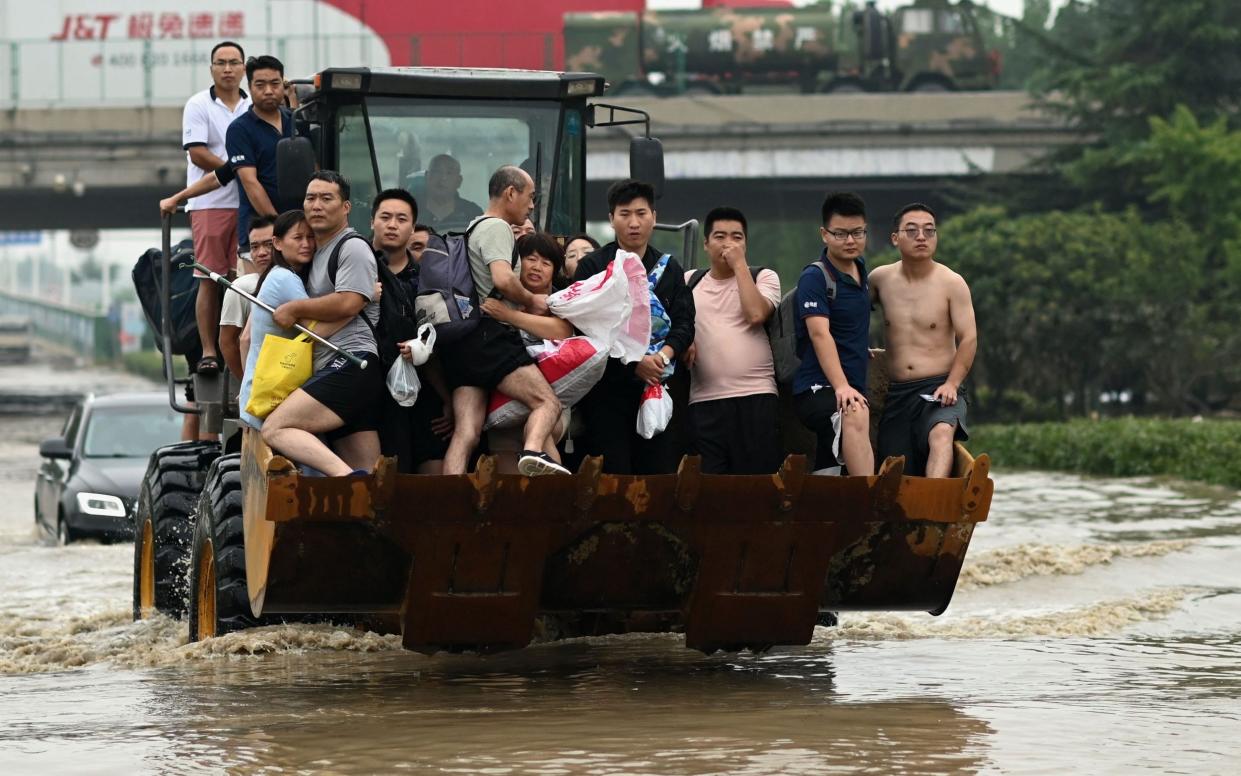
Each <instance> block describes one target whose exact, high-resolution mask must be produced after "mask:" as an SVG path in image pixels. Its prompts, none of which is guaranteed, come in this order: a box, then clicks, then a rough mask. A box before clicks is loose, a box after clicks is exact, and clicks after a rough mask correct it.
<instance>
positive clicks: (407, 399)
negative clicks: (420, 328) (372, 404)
mask: <svg viewBox="0 0 1241 776" xmlns="http://www.w3.org/2000/svg"><path fill="white" fill-rule="evenodd" d="M410 342H413V340H410ZM421 390H422V381H421V380H419V379H418V369H417V368H416V367H415V366H414V362H412V361H410V360H408V359H406V358H404V357H401V356H397V359H396V361H393V362H392V368H391V369H389V370H388V393H390V394H392V398H393V399H396V403H397V404H399V405H401V406H402V407H412V406H414V402H416V401H418V392H419V391H421Z"/></svg>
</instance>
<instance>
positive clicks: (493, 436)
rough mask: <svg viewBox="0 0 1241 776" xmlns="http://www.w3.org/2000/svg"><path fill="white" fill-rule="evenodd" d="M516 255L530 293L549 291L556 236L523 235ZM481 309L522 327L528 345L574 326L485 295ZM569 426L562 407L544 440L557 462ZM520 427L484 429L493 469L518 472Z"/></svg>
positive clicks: (557, 268) (555, 271) (556, 270)
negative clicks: (562, 438)
mask: <svg viewBox="0 0 1241 776" xmlns="http://www.w3.org/2000/svg"><path fill="white" fill-rule="evenodd" d="M517 256H518V258H519V259H520V261H521V267H520V275H519V278H520V280H521V284H522V285H523V286H525V288H526V290H527V291H529V292H530V293H532V294H550V293H551V292H552V291H553V288H552V285H553V282H554V281H555V279H556V278H557V277H558V276H559V275H560V274H561V272H562V271H563V270H564V252H563V251H561V250H560V246H559V245H557V244H556V240H555V239H554V238H552V237H551V236H550V235H548V234H544V233H542V232H536V233H534V234H527V235H523V236H522V237H520V238H518V240H517ZM482 309H483V312H485V313H486V314H487V315H489V316H491V317H492V318H495V319H496V320H497V321H501V322H503V323H507V324H509V325H510V326H513V327H515V328H517V329H518V330H520V331H521V338H522V340H523V341H525V343H526V345H527V346H530V345H539V344H542V342H543V340H562V339H565V338H566V337H572V336H573V326H572V325H570V323H569V322H568V321H566V320H564V319H562V318H557V317H555V316H554V315H552V314H551V313H547V314H545V315H534V314H533V313H528V312H526V311H525V310H521V309H517V308H514V307H512V306H511V305H510V304H509V303H508V302H505V301H503V300H500V299H485V300H483V302H482ZM568 428H569V408H568V407H565V408H564V410H563V411H562V412H561V414H560V420H559V422H557V423H556V427H555V428H553V429H552V433H551V434H550V435H549V436H548V437H547V440H546V442H545V443H544V444H543V452H545V453H547V454H548V455H549V456H551V457H552V459H553V460H555V461H556V462H557V463H559V462H560V451H559V450H557V449H556V442H557V441H559V440H560V438H561V437H563V436H564V434H565V431H566V430H568ZM521 436H522V427H521V426H520V425H518V426H515V427H513V428H496V429H492V430H491V431H488V432H487V444H488V446H489V447H490V448H491V453H492V455H494V456H495V459H496V471H498V472H499V473H501V474H516V473H517V458H518V455H519V454H520V453H521V446H522V442H523V440H522V438H521Z"/></svg>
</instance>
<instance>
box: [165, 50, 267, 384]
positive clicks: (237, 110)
mask: <svg viewBox="0 0 1241 776" xmlns="http://www.w3.org/2000/svg"><path fill="white" fill-rule="evenodd" d="M244 58H245V54H244V53H243V52H242V49H241V46H240V45H239V44H237V43H234V42H233V41H231V40H226V41H222V42H220V43H217V44H216V45H215V46H214V47H213V48H212V49H211V81H212V85H211V87H210V88H208V89H206V90H204V91H201V92H199V93H198V94H195V95H194V96H193V97H191V98H190V99H189V100H188V101H187V102H186V103H185V110H184V112H183V113H182V116H181V143H182V147H183V148H185V152H186V159H187V162H188V163H187V164H186V172H185V183H186V186H187V187H189V186H193V185H194V184H195V183H198V181H199V180H201V179H202V178H204V177H206V176H209V175H211V174H212V173H213V172H214V171H215V170H216V169H218V168H221V167H224V166H225V164H226V163H227V162H226V160H227V158H228V153H227V151H226V148H225V139H226V136H227V133H228V127H229V125H230V124H232V123H233V119H235V118H237V117H238V116H240V115H242V114H244V113H245V112H246V111H247V110H248V109H249V108H250V97H249V95H247V94H246V93H245V91H244V90H243V89H242V88H241V76H242V73H243V72H244V71H243V65H244V62H243V60H244ZM237 204H238V200H237V186H236V185H235V184H233V183H229V184H228V185H225V186H221V187H219V188H217V189H216V190H214V191H211V192H209V193H205V194H202V195H200V196H197V197H194V198H193V199H191V200H190V201H189V203H188V204H187V205H186V206H185V209H186V210H187V211H189V213H190V228H191V230H192V232H193V235H194V256H195V258H196V259H197V260H198V262H199V263H200V264H203V265H204V266H207V267H210V268H211V269H212V270H214V271H216V272H218V273H220V274H221V275H227V274H229V272H231V271H232V269H233V265H234V264H236V263H237V236H236V235H237ZM194 274H195V275H196V276H197V277H198V278H200V282H199V284H198V294H197V297H196V299H195V303H194V313H195V317H196V319H197V321H198V338H199V340H200V341H201V343H202V357H201V358H200V359H199V360H198V363H197V364H196V365H195V369H194V371H196V372H201V373H204V374H215V373H216V372H218V371H219V369H220V359H219V356H218V354H217V352H216V335H217V334H218V328H219V320H220V291H219V287H218V286H216V284H215V283H214V282H213V281H211V280H210V279H208V278H207V277H206V276H205V275H203V274H202V273H200V272H198V271H197V270H195V272H194Z"/></svg>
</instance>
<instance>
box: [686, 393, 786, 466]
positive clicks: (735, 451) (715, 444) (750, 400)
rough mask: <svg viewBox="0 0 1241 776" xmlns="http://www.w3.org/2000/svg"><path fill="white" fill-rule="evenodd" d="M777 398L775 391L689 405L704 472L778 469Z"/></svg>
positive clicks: (778, 421) (696, 444)
mask: <svg viewBox="0 0 1241 776" xmlns="http://www.w3.org/2000/svg"><path fill="white" fill-rule="evenodd" d="M779 415H780V399H779V397H778V396H776V395H775V394H774V393H769V394H759V395H757V396H739V397H736V398H731V399H716V400H714V401H700V402H697V403H695V404H691V405H689V416H690V424H691V426H692V427H693V431H694V445H695V447H696V448H697V451H698V454H699V455H700V456H702V471H703V473H704V474H771V473H773V472H775V471H776V470H777V469H779V468H780V461H781V460H782V459H783V452H784V451H783V450H782V448H781V444H780V418H779Z"/></svg>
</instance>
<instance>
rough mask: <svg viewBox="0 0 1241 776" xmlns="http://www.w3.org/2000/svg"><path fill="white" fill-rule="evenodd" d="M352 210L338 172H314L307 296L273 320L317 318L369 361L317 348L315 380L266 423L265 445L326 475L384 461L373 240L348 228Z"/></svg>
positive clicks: (336, 340) (343, 345) (288, 322)
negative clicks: (312, 251) (364, 365)
mask: <svg viewBox="0 0 1241 776" xmlns="http://www.w3.org/2000/svg"><path fill="white" fill-rule="evenodd" d="M350 207H351V206H350V203H349V181H347V180H345V178H344V177H343V176H342V175H341V174H340V173H338V172H335V171H333V170H320V171H318V172H316V173H315V174H314V175H312V176H311V178H310V185H309V186H307V187H306V199H305V210H306V220H307V222H308V223H309V224H310V228H311V230H312V231H313V232H314V234H315V242H316V244H317V245H318V249H317V250H316V251H315V257H314V260H313V261H312V262H311V265H310V275H309V277H308V278H307V280H306V291H307V293H308V294H309V295H310V298H308V299H299V300H296V301H293V302H286V303H284V304H282V305H280V307H278V308H276V312H275V314H274V315H273V316H272V318H273V319H274V320H275V322H276V323H277V324H278V325H280V326H282V327H285V328H288V327H291V326H292V325H293V323H294V322H295V321H297V320H298V319H309V320H312V321H318V322H320V324H321V325H323V326H324V327H325V328H326V329H333V331H332V333H331V334H330V335H328V336H327V337H326V339H327V340H328V342H331V343H332V344H333V345H336V346H337V347H338V348H340V349H341V350H344V351H347V352H350V353H353V354H354V355H356V356H358V357H359V358H361V359H364V360H366V361H367V362H368V364H367V368H366V369H362V368H361V367H359V366H358V365H357V364H355V363H353V362H352V361H350V360H349V359H347V358H345V357H344V356H343V355H339V354H338V353H336V352H335V351H333V350H330V349H328V348H325V347H319V346H316V347H315V350H314V373H313V374H312V375H311V376H310V379H309V380H307V381H306V383H305V384H304V385H302V387H301V388H298V389H297V390H296V391H294V392H293V393H291V394H289V396H288V398H286V399H285V400H284V401H283V402H282V403H281V404H280V406H279V407H277V408H276V409H275V410H273V411H272V413H271V414H270V415H268V416H267V419H266V420H265V421H264V422H263V439H264V440H266V442H267V444H269V445H271V446H272V448H273V449H275V450H277V451H279V452H280V453H281V454H283V455H285V456H286V457H288V458H290V459H292V460H294V461H297V462H298V463H303V464H307V465H309V466H311V467H313V468H315V469H317V470H318V471H320V472H322V473H323V474H325V475H327V476H329V477H340V476H345V475H348V474H351V473H358V472H365V471H366V470H369V469H370V468H372V467H373V466H374V465H375V462H376V461H377V460H378V459H379V436H378V434H377V430H378V428H379V425H380V420H381V414H380V411H381V409H382V406H383V394H384V392H385V390H386V389H385V386H384V377H385V375H384V369H383V367H382V366H381V365H380V363H379V358H378V354H379V347H378V344H377V342H376V339H375V334H374V332H375V327H376V326H377V325H378V323H379V303H378V301H376V300H375V298H374V296H375V283H376V282H377V279H378V277H379V268H378V264H377V262H376V260H375V254H374V253H373V252H372V250H371V247H370V243H369V241H368V240H367V239H366V238H364V237H362V236H361V235H358V233H357V232H356V231H354V230H353V229H351V228H350V227H349V210H350ZM355 235H357V237H356V238H355V237H354V236H355ZM333 258H335V261H333ZM333 263H335V265H336V266H335V267H330V265H331V264H333ZM331 269H335V273H332V272H331ZM333 274H334V277H333ZM337 327H339V328H337ZM319 434H322V435H323V436H324V437H325V438H326V439H327V440H328V441H329V442H331V443H332V445H333V446H334V447H335V450H336V452H333V450H332V449H331V448H329V447H328V446H327V445H325V444H324V443H323V441H321V440H320V439H319V437H318V436H317V435H319Z"/></svg>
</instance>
